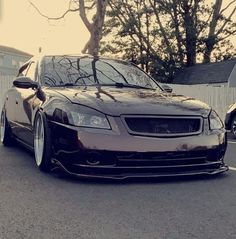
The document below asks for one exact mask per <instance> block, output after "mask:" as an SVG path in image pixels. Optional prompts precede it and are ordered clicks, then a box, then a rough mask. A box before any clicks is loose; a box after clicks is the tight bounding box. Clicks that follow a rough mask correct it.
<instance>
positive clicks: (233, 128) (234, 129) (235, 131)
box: [231, 115, 236, 138]
mask: <svg viewBox="0 0 236 239" xmlns="http://www.w3.org/2000/svg"><path fill="white" fill-rule="evenodd" d="M231 132H232V134H233V136H234V138H236V115H234V117H233V119H232V123H231Z"/></svg>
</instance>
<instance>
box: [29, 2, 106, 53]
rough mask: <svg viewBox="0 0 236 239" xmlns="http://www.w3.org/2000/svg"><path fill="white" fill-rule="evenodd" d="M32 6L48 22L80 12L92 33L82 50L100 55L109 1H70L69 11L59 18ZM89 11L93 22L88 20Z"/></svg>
mask: <svg viewBox="0 0 236 239" xmlns="http://www.w3.org/2000/svg"><path fill="white" fill-rule="evenodd" d="M30 4H31V5H32V6H33V7H34V8H35V9H36V10H37V12H38V13H39V14H40V15H41V16H43V17H45V18H47V19H48V20H59V19H62V18H64V17H65V16H66V15H67V14H68V13H70V12H79V14H80V17H81V19H82V21H83V23H84V25H85V26H86V28H87V30H88V31H89V33H90V38H89V41H88V42H87V44H86V45H85V47H84V49H83V50H82V53H88V54H91V55H95V56H96V55H98V52H99V45H100V41H101V38H102V28H103V24H104V18H105V12H106V6H107V0H70V1H69V7H68V9H67V10H66V11H65V12H64V13H63V14H62V15H61V16H59V17H49V16H46V15H45V14H43V13H42V12H41V11H40V10H39V8H38V7H37V6H36V5H35V4H34V3H33V2H30ZM88 11H92V13H93V14H94V15H93V17H92V18H91V20H89V18H88V16H89V14H88Z"/></svg>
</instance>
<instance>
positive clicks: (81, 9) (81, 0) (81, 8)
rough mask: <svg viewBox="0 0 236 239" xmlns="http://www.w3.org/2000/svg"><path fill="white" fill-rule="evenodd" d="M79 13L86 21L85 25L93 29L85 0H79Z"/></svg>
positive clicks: (90, 29)
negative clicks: (86, 10)
mask: <svg viewBox="0 0 236 239" xmlns="http://www.w3.org/2000/svg"><path fill="white" fill-rule="evenodd" d="M79 13H80V17H81V19H82V21H83V23H84V25H85V26H86V27H87V29H88V30H89V32H91V31H92V24H91V23H90V22H89V20H88V18H87V15H86V12H85V5H84V0H79Z"/></svg>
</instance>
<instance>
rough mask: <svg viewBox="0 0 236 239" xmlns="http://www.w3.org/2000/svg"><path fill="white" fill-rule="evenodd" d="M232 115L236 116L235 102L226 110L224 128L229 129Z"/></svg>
mask: <svg viewBox="0 0 236 239" xmlns="http://www.w3.org/2000/svg"><path fill="white" fill-rule="evenodd" d="M234 116H236V103H234V104H233V105H232V106H231V107H230V108H229V110H228V111H227V114H226V116H225V128H226V129H227V130H230V129H231V124H232V120H233V118H234Z"/></svg>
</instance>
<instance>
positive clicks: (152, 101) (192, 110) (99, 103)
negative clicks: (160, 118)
mask: <svg viewBox="0 0 236 239" xmlns="http://www.w3.org/2000/svg"><path fill="white" fill-rule="evenodd" d="M55 91H56V92H57V93H59V94H61V95H63V96H64V97H66V98H68V99H69V100H70V101H71V102H72V103H76V104H82V105H86V106H88V107H91V108H94V109H96V110H99V111H101V112H103V113H105V114H107V115H113V116H119V115H122V114H148V115H150V114H158V115H191V116H196V115H201V116H203V117H207V116H208V114H209V112H210V110H211V108H210V107H209V106H208V105H207V104H205V103H203V102H201V101H199V100H196V99H194V98H190V97H185V96H182V95H176V94H170V93H164V92H160V91H158V90H156V91H154V90H148V89H147V90H146V89H133V88H115V87H88V88H87V89H85V88H73V87H72V88H60V89H55Z"/></svg>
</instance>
